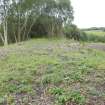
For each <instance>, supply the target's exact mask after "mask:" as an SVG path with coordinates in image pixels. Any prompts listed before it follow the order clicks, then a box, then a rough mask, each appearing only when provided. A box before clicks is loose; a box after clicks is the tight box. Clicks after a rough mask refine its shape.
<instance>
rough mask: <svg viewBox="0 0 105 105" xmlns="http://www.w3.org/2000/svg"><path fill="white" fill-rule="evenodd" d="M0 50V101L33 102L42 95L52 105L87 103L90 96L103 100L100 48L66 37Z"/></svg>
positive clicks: (103, 55) (103, 62) (104, 75)
mask: <svg viewBox="0 0 105 105" xmlns="http://www.w3.org/2000/svg"><path fill="white" fill-rule="evenodd" d="M0 51H1V53H2V51H3V54H4V55H3V57H1V56H0V57H1V59H0V103H1V104H3V103H5V102H7V103H8V105H14V104H16V101H17V100H19V98H20V100H21V101H22V102H23V105H25V103H26V104H28V103H32V105H35V104H39V103H41V102H42V101H41V99H42V97H43V100H46V102H48V103H50V104H51V103H52V104H51V105H61V104H62V105H66V104H73V105H74V104H76V105H84V104H85V105H87V104H88V103H90V104H91V103H92V99H93V97H96V98H97V102H100V101H101V102H104V97H105V95H104V94H103V93H104V79H105V70H104V69H105V59H103V58H105V53H104V52H102V51H97V50H92V49H88V48H85V45H84V46H83V45H81V44H79V43H76V42H74V41H69V40H66V39H36V40H31V41H28V42H22V43H19V44H18V45H17V44H15V45H10V46H9V47H8V48H5V47H4V48H1V50H0ZM4 52H5V53H4ZM100 87H101V90H100V89H99V88H100ZM47 97H49V98H47ZM99 97H100V98H99ZM38 100H40V101H38ZM98 100H99V101H98ZM97 102H96V103H95V105H96V104H97Z"/></svg>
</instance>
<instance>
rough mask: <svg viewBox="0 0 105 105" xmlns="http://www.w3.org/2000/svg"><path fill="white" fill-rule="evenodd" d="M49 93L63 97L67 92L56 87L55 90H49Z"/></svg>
mask: <svg viewBox="0 0 105 105" xmlns="http://www.w3.org/2000/svg"><path fill="white" fill-rule="evenodd" d="M49 92H50V93H51V94H53V95H62V94H63V93H64V92H65V91H64V89H62V88H58V87H55V88H51V89H49Z"/></svg>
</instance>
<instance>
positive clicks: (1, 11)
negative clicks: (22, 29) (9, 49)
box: [0, 0, 11, 45]
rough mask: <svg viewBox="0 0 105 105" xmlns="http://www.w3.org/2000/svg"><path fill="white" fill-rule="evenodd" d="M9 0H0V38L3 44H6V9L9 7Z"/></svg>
mask: <svg viewBox="0 0 105 105" xmlns="http://www.w3.org/2000/svg"><path fill="white" fill-rule="evenodd" d="M10 3H11V2H10V0H0V17H1V18H0V19H1V21H2V26H3V33H0V38H1V39H2V42H3V44H4V45H8V27H7V25H8V10H9V8H10Z"/></svg>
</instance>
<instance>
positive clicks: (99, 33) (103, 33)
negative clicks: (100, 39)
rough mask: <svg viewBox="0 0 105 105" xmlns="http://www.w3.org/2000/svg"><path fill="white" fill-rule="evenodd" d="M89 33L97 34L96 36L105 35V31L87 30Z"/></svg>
mask: <svg viewBox="0 0 105 105" xmlns="http://www.w3.org/2000/svg"><path fill="white" fill-rule="evenodd" d="M85 32H86V33H87V34H91V35H96V36H105V32H104V31H94V30H93V31H85Z"/></svg>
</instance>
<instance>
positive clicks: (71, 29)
mask: <svg viewBox="0 0 105 105" xmlns="http://www.w3.org/2000/svg"><path fill="white" fill-rule="evenodd" d="M64 34H65V36H66V38H69V39H74V40H79V39H80V35H81V31H80V30H79V29H78V28H77V26H76V25H73V24H72V25H70V26H65V28H64Z"/></svg>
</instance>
